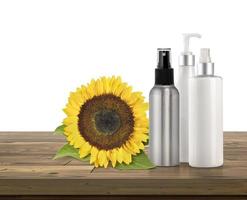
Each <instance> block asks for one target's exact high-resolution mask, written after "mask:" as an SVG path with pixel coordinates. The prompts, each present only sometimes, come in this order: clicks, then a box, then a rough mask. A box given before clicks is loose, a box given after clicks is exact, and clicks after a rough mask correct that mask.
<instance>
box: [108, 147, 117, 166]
mask: <svg viewBox="0 0 247 200" xmlns="http://www.w3.org/2000/svg"><path fill="white" fill-rule="evenodd" d="M110 160H111V163H112V167H115V166H116V163H117V150H116V149H112V150H111V151H110Z"/></svg>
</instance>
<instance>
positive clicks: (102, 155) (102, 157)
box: [98, 150, 108, 168]
mask: <svg viewBox="0 0 247 200" xmlns="http://www.w3.org/2000/svg"><path fill="white" fill-rule="evenodd" d="M98 162H99V165H100V166H101V167H102V166H104V167H105V168H106V167H107V166H108V159H107V155H106V151H105V150H100V151H99V154H98Z"/></svg>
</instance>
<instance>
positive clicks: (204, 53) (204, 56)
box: [200, 48, 211, 63]
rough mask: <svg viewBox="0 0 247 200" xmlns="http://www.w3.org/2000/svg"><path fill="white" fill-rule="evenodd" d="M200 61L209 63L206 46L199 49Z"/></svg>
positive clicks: (208, 50) (209, 58)
mask: <svg viewBox="0 0 247 200" xmlns="http://www.w3.org/2000/svg"><path fill="white" fill-rule="evenodd" d="M200 63H211V57H210V49H208V48H202V49H201V54H200Z"/></svg>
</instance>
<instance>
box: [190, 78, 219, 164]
mask: <svg viewBox="0 0 247 200" xmlns="http://www.w3.org/2000/svg"><path fill="white" fill-rule="evenodd" d="M222 97H223V89H222V78H221V77H218V76H195V77H193V78H191V79H190V98H189V130H190V131H189V165H190V166H192V167H219V166H221V165H223V101H222V99H223V98H222Z"/></svg>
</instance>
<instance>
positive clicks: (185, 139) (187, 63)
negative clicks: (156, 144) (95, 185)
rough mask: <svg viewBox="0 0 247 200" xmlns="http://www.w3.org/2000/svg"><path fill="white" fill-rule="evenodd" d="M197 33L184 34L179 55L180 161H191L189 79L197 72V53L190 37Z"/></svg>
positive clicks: (195, 35) (197, 35) (198, 36)
mask: <svg viewBox="0 0 247 200" xmlns="http://www.w3.org/2000/svg"><path fill="white" fill-rule="evenodd" d="M193 37H195V38H201V35H200V34H197V33H186V34H183V42H184V50H183V52H182V53H181V55H180V57H179V69H178V74H179V76H178V82H177V88H178V91H179V94H180V103H179V106H180V119H179V120H180V162H188V161H189V158H188V157H189V144H188V143H189V108H188V107H189V89H190V88H189V79H190V78H191V77H192V76H194V74H195V67H194V66H195V55H194V54H193V53H192V52H191V51H190V50H189V42H190V38H193Z"/></svg>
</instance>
